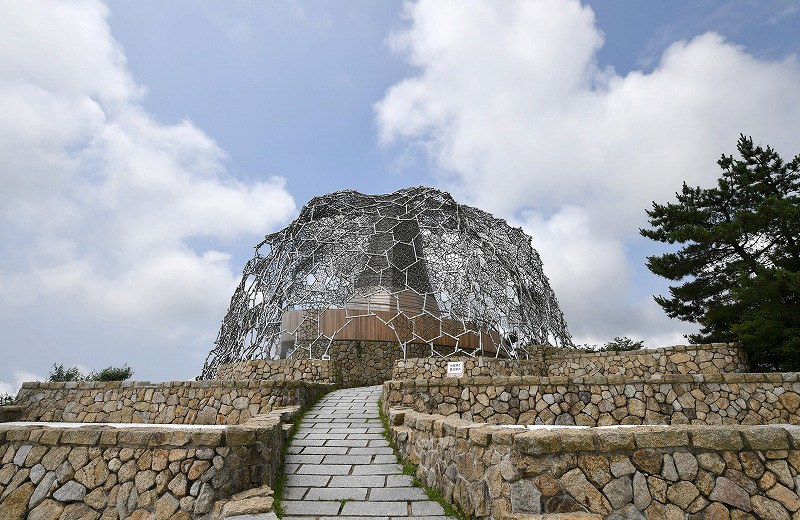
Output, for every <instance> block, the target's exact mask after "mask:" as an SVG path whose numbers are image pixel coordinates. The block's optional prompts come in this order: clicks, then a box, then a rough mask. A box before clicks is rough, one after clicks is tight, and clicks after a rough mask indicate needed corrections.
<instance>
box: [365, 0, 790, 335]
mask: <svg viewBox="0 0 800 520" xmlns="http://www.w3.org/2000/svg"><path fill="white" fill-rule="evenodd" d="M406 16H407V18H408V23H407V24H406V26H405V27H404V28H403V29H401V30H399V31H398V32H397V33H396V34H395V35H394V36H393V37H392V39H391V45H392V46H393V48H394V49H395V51H396V52H397V53H399V54H400V55H401V56H403V57H405V59H407V60H408V62H409V63H411V64H412V65H414V66H415V67H417V69H418V73H417V74H416V75H414V76H412V77H409V78H406V79H404V80H403V81H401V82H399V83H397V84H395V85H393V86H392V87H391V88H390V89H389V90H388V91H387V92H386V94H385V96H384V98H383V99H382V100H380V101H379V102H378V103H377V104H376V106H375V110H376V118H377V123H378V128H379V136H380V139H381V141H382V142H383V143H385V144H388V145H399V147H401V148H402V149H408V148H411V149H414V150H418V149H423V150H425V151H426V153H427V154H429V157H430V158H432V159H433V163H434V164H435V166H436V167H437V168H438V170H439V175H440V178H441V181H442V183H444V184H446V185H447V186H448V187H449V189H451V190H452V191H454V192H455V193H457V194H459V195H460V196H462V197H464V198H465V199H466V200H469V201H471V202H472V203H474V204H476V205H478V206H480V207H483V208H486V209H488V210H490V211H493V212H495V213H498V214H500V215H503V216H505V217H508V218H511V219H517V220H519V221H520V222H521V223H522V224H523V225H524V226H525V228H526V229H527V230H528V231H529V232H530V233H531V234H532V235H533V237H534V245H535V246H536V247H537V248H538V249H539V250H540V253H541V255H542V258H543V260H544V262H545V270H546V272H547V273H548V274H549V275H550V277H551V278H552V281H553V285H554V288H555V290H556V293H557V294H558V295H559V298H560V300H562V302H563V303H564V310H565V313H566V316H567V319H568V321H569V323H570V325H571V328H572V330H573V332H574V333H575V334H576V336H578V339H579V340H582V339H583V338H596V337H604V338H605V339H608V338H609V336H612V337H613V335H618V334H622V333H630V334H635V335H638V336H640V337H641V336H647V337H648V338H659V339H658V340H659V341H663V340H664V339H665V338H670V337H676V338H678V337H680V334H679V333H678V332H679V331H682V332H691V327H689V326H686V325H685V324H679V323H670V322H669V321H668V320H667V319H666V318H665V317H664V316H663V314H659V310H658V308H657V307H656V306H654V304H652V302H650V301H649V300H648V301H644V300H642V299H641V298H638V299H637V298H633V297H632V292H635V291H632V288H631V283H632V279H633V278H634V276H633V274H632V273H634V271H636V270H641V269H642V263H643V258H641V256H639V257H634V256H633V255H631V253H630V250H631V248H632V247H635V248H637V249H641V248H642V247H643V246H642V244H641V242H640V241H639V240H638V239H637V238H636V235H637V231H638V228H639V227H642V226H644V225H645V224H646V221H645V214H644V209H645V208H647V207H649V206H650V203H651V201H654V200H656V201H666V200H669V199H671V198H672V197H673V194H674V192H675V191H677V190H679V189H680V186H681V183H682V182H683V181H684V180H686V181H687V182H689V183H690V184H697V185H708V184H710V183H712V182H713V181H714V180H715V179H716V178H717V177H718V175H719V170H718V168H717V167H716V164H715V161H716V159H717V158H718V157H719V155H720V153H722V152H726V153H730V152H732V151H734V150H735V148H734V147H735V142H736V139H737V137H738V134H739V133H745V134H747V135H752V136H753V137H754V138H755V139H756V140H758V141H761V142H764V143H768V144H771V145H772V146H773V147H775V148H777V149H778V150H779V151H781V152H785V154H786V155H790V154H794V153H796V152H797V150H796V149H794V148H793V147H796V140H795V136H796V135H797V134H798V131H799V130H800V88H798V87H800V64H799V63H798V60H797V58H796V57H795V56H789V57H786V58H785V59H783V60H781V61H764V60H759V59H756V58H754V57H753V56H751V55H749V54H748V53H747V51H746V49H743V48H741V47H739V46H737V45H735V44H734V43H732V42H728V41H726V40H725V39H724V38H723V37H722V36H721V35H719V34H715V33H707V34H702V35H700V36H697V37H695V38H693V39H691V40H685V41H676V42H674V43H672V44H671V45H670V46H669V47H668V48H667V49H666V50H665V51H664V53H663V55H662V56H661V59H660V62H659V63H658V65H657V66H656V67H655V68H654V69H653V70H652V71H651V72H647V73H645V72H642V71H633V72H631V73H629V74H627V75H624V76H623V75H619V74H617V73H616V72H615V71H614V70H613V68H609V67H601V66H599V65H598V63H597V58H596V56H597V51H598V50H599V49H600V48H601V46H602V44H603V34H602V31H601V30H600V29H599V28H598V27H597V26H596V24H595V19H594V14H593V12H592V10H591V8H589V7H588V6H582V5H581V4H580V3H579V2H577V1H572V0H539V1H517V2H513V1H510V2H503V3H501V4H498V3H495V2H489V1H481V0H471V1H469V2H455V1H451V2H448V1H445V2H442V1H429V0H421V1H418V2H413V3H408V4H406ZM609 301H611V302H612V304H611V305H609ZM609 307H615V308H616V309H617V311H618V312H617V314H618V315H617V316H610V315H609V314H608V313H609V312H611V310H610V309H609ZM611 330H618V331H620V332H619V333H618V334H615V333H613V332H610V331H611Z"/></svg>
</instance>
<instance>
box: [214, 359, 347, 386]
mask: <svg viewBox="0 0 800 520" xmlns="http://www.w3.org/2000/svg"><path fill="white" fill-rule="evenodd" d="M217 379H222V380H229V381H234V380H235V381H245V380H246V381H256V380H258V381H293V380H302V381H313V382H316V383H329V384H335V383H336V373H335V371H334V368H333V362H332V361H322V360H321V359H275V360H268V359H265V360H254V361H242V362H240V363H231V364H228V365H220V367H219V369H218V370H217Z"/></svg>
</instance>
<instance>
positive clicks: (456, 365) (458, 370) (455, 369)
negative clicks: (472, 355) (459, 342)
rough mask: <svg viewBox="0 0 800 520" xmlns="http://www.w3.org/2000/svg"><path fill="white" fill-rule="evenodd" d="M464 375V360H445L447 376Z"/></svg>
mask: <svg viewBox="0 0 800 520" xmlns="http://www.w3.org/2000/svg"><path fill="white" fill-rule="evenodd" d="M463 375H464V362H463V361H448V362H447V376H448V377H461V376H463Z"/></svg>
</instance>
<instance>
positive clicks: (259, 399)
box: [15, 380, 333, 424]
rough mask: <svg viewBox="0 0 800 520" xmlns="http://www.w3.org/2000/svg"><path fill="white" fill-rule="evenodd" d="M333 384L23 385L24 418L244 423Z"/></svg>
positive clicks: (311, 396) (305, 402)
mask: <svg viewBox="0 0 800 520" xmlns="http://www.w3.org/2000/svg"><path fill="white" fill-rule="evenodd" d="M332 388H333V385H330V384H321V383H310V382H306V381H220V380H211V381H175V382H168V383H156V384H153V383H148V382H129V381H123V382H110V383H99V382H80V383H78V382H68V383H52V382H45V383H41V382H35V383H24V384H23V385H22V389H21V390H20V391H19V394H18V395H17V400H16V402H15V404H17V405H19V406H21V407H22V408H23V410H22V414H21V416H20V417H19V420H21V421H45V422H47V421H55V422H85V423H99V422H107V423H153V424H241V423H244V422H246V421H248V420H249V419H250V418H251V417H254V416H256V415H259V414H264V413H267V412H269V411H271V410H273V409H275V408H282V407H285V406H293V405H299V406H301V407H305V406H307V405H309V404H310V403H313V402H314V401H316V400H317V399H318V398H319V397H320V396H322V395H323V394H325V393H327V392H328V391H330V390H331V389H332Z"/></svg>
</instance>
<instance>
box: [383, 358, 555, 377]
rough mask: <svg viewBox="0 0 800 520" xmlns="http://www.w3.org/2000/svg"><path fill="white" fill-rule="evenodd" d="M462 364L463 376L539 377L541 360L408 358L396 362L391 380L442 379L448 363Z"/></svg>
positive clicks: (445, 374) (445, 373)
mask: <svg viewBox="0 0 800 520" xmlns="http://www.w3.org/2000/svg"><path fill="white" fill-rule="evenodd" d="M451 361H461V362H462V363H464V374H463V377H480V376H500V377H502V376H505V377H521V376H539V375H542V360H541V358H540V359H530V360H527V359H502V358H493V357H481V356H479V357H449V358H444V359H442V358H431V357H425V358H408V359H399V360H397V362H395V365H394V370H392V379H441V378H443V377H446V376H447V364H448V363H449V362H451Z"/></svg>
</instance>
